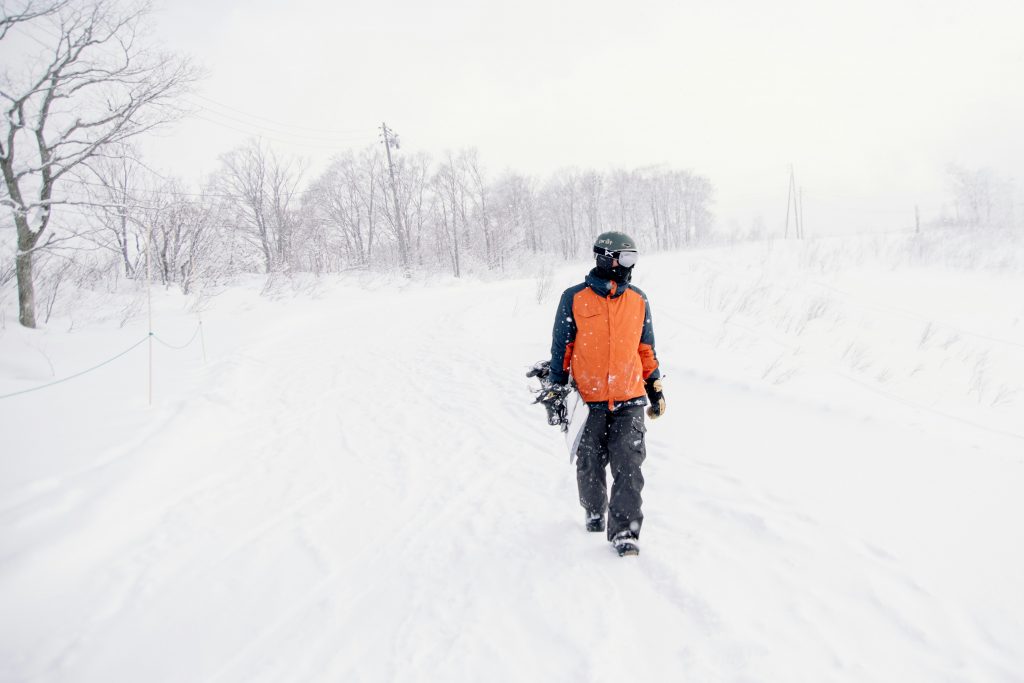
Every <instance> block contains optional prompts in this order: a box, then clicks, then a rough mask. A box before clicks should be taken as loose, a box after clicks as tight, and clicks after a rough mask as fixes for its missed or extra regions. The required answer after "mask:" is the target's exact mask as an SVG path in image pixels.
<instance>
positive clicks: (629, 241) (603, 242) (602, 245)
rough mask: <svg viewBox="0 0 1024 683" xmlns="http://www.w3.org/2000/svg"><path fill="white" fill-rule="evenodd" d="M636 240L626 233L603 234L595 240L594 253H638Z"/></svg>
mask: <svg viewBox="0 0 1024 683" xmlns="http://www.w3.org/2000/svg"><path fill="white" fill-rule="evenodd" d="M636 250H637V249H636V240H634V239H633V238H632V237H630V236H629V235H627V234H626V233H624V232H602V233H601V234H600V235H598V236H597V239H596V240H594V253H595V254H607V253H609V252H612V251H636Z"/></svg>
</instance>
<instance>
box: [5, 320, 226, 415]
mask: <svg viewBox="0 0 1024 683" xmlns="http://www.w3.org/2000/svg"><path fill="white" fill-rule="evenodd" d="M202 331H203V323H202V322H200V323H199V324H198V325H196V329H195V331H194V332H193V333H192V336H191V337H190V338H189V340H188V341H187V342H185V343H184V344H181V345H177V344H171V343H169V342H167V341H165V340H163V339H161V338H160V337H158V336H157V335H156V334H155V333H153V332H150V333H148V334H147V335H146V336H145V337H143V338H142V339H140V340H138V341H137V342H135V343H134V344H132V345H131V346H129V347H128V348H126V349H125V350H124V351H121V352H120V353H118V354H117V355H114V356H111V357H110V358H108V359H106V360H104V361H101V362H99V363H97V364H96V365H93V366H92V367H89V368H86V369H85V370H82V371H81V372H76V373H75V374H73V375H68V376H67V377H62V378H60V379H57V380H54V381H52V382H47V383H46V384H40V385H39V386H35V387H29V388H28V389H21V390H19V391H12V392H11V393H9V394H0V400H3V399H6V398H14V397H15V396H22V395H24V394H31V393H33V392H36V391H41V390H43V389H48V388H49V387H53V386H56V385H58V384H63V383H64V382H70V381H71V380H73V379H77V378H79V377H82V376H84V375H88V374H89V373H91V372H95V371H96V370H99V369H100V368H102V367H104V366H106V365H109V364H110V363H113V362H114V361H116V360H118V359H119V358H122V357H124V356H127V355H128V354H129V353H131V352H132V351H134V350H135V349H137V348H138V347H140V346H142V345H143V344H145V343H146V342H152V341H153V340H155V341H157V342H159V343H160V344H162V345H163V346H165V347H167V348H168V349H171V350H173V351H181V350H184V349H187V348H188V347H189V346H191V345H192V343H193V342H195V340H196V338H197V337H199V336H200V335H201V334H202ZM204 349H205V344H204ZM203 356H204V360H205V356H206V354H205V351H204V353H203Z"/></svg>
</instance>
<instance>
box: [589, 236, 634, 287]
mask: <svg viewBox="0 0 1024 683" xmlns="http://www.w3.org/2000/svg"><path fill="white" fill-rule="evenodd" d="M594 254H596V256H595V258H596V259H597V274H598V275H600V276H601V277H603V278H605V279H607V280H615V281H616V282H629V278H630V276H631V274H632V272H633V266H634V265H636V258H637V248H636V242H635V241H634V240H633V238H632V237H630V236H629V235H627V234H626V233H624V232H602V233H601V234H600V235H598V236H597V239H596V240H594ZM616 259H618V260H617V261H616ZM613 264H616V265H613Z"/></svg>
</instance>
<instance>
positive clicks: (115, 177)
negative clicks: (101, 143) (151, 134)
mask: <svg viewBox="0 0 1024 683" xmlns="http://www.w3.org/2000/svg"><path fill="white" fill-rule="evenodd" d="M85 165H86V166H87V167H88V169H89V170H90V171H91V175H92V177H93V178H94V179H95V181H96V182H95V183H88V184H85V185H84V190H85V196H86V197H88V201H89V204H90V205H91V206H90V210H91V212H92V214H93V215H94V216H95V220H96V222H97V223H99V225H100V226H101V228H102V229H101V230H100V231H99V232H100V235H99V237H97V238H93V241H95V242H96V243H97V244H98V245H99V246H100V247H101V248H104V249H109V250H111V251H113V252H115V253H117V255H118V257H119V258H120V261H121V266H122V268H123V269H124V274H125V277H129V278H130V277H133V276H134V275H135V272H136V269H137V267H138V264H139V261H140V259H141V258H142V255H143V250H144V243H145V238H144V237H143V236H142V235H141V234H140V233H139V231H138V230H137V229H136V223H137V222H138V219H139V214H140V211H141V207H140V197H141V195H142V194H143V181H144V180H145V176H146V175H147V169H146V168H145V167H144V166H143V165H142V164H141V163H140V162H139V160H138V158H137V155H136V154H135V152H134V150H132V149H131V148H130V147H127V146H123V147H122V149H121V150H120V152H119V153H118V154H116V155H114V154H111V155H104V156H100V157H98V158H96V159H93V160H91V161H90V162H89V163H88V164H85Z"/></svg>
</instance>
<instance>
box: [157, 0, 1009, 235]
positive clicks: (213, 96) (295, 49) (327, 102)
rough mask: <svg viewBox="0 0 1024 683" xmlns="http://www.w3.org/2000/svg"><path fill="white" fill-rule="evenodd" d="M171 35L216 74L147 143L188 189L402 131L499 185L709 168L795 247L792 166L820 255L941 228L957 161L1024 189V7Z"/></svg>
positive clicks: (662, 4)
mask: <svg viewBox="0 0 1024 683" xmlns="http://www.w3.org/2000/svg"><path fill="white" fill-rule="evenodd" d="M155 19H156V26H157V29H158V34H159V36H160V38H161V39H162V41H163V42H164V44H165V46H166V47H168V48H171V49H173V50H176V51H180V52H183V53H188V54H191V55H193V56H194V58H195V59H196V61H197V62H198V63H200V64H202V65H204V66H205V67H206V69H207V70H208V72H209V77H208V78H207V79H206V80H205V81H204V82H203V83H202V84H201V85H200V88H199V90H198V91H197V95H196V96H195V97H193V98H192V103H193V104H194V105H195V106H196V107H202V108H204V111H202V112H200V113H199V114H198V115H197V116H196V117H195V118H193V119H192V120H190V121H188V122H186V123H183V124H181V125H179V126H177V127H176V128H174V129H173V131H171V132H170V134H169V135H168V136H167V137H165V138H164V139H162V140H159V141H153V142H151V143H150V144H149V145H148V152H149V154H150V155H151V156H152V159H153V161H155V162H156V164H157V165H158V166H159V167H161V168H164V169H167V170H170V171H173V172H174V173H177V174H180V175H183V176H184V177H186V178H187V179H190V180H197V179H198V178H199V177H200V175H201V174H203V173H206V172H210V171H212V170H213V169H214V168H215V166H216V160H217V156H218V155H219V154H220V153H222V152H224V151H226V150H227V149H230V148H231V147H232V146H234V145H235V144H239V143H241V142H242V141H243V140H244V139H246V138H247V137H251V136H252V135H256V134H261V135H262V136H263V137H264V138H265V139H267V141H268V142H271V143H272V144H274V145H275V147H278V148H279V149H282V150H286V151H290V152H293V153H296V154H301V155H303V156H305V157H307V158H308V159H309V162H310V166H311V171H312V172H314V173H315V172H318V171H319V170H320V169H322V168H323V166H324V165H325V163H326V159H327V158H328V157H329V156H330V154H332V153H334V152H335V151H337V150H338V149H342V148H345V147H347V146H351V145H355V146H362V145H365V144H372V143H373V142H374V141H375V140H376V134H377V130H376V127H377V126H379V125H380V123H381V121H382V120H384V121H387V123H388V124H389V126H391V127H392V128H393V129H394V130H395V131H397V132H398V133H399V134H400V136H401V139H402V143H403V147H402V150H403V152H405V151H408V152H415V151H419V150H423V151H427V152H431V153H435V154H440V153H443V152H444V151H445V150H446V149H453V150H457V149H459V148H463V147H477V148H478V149H479V150H480V153H481V157H482V159H483V160H484V162H485V164H486V165H487V167H488V169H489V170H490V171H491V172H494V173H496V172H500V171H501V170H503V169H505V168H512V169H516V170H520V171H524V172H528V173H538V174H546V173H549V172H551V171H553V170H555V169H557V168H559V167H563V166H573V165H575V166H580V167H591V168H596V169H608V168H610V167H613V166H625V167H636V166H643V165H648V164H668V165H671V166H673V167H677V168H688V169H692V170H694V171H697V172H699V173H702V174H705V175H707V176H709V177H710V178H711V180H712V181H713V182H714V184H715V185H716V188H717V190H718V205H717V214H718V216H719V223H720V224H721V225H723V226H725V227H728V226H729V225H730V224H731V223H734V222H735V223H739V224H741V225H743V226H744V227H746V226H747V225H748V224H749V223H750V222H751V220H752V219H753V218H754V217H755V216H757V215H760V216H761V217H762V218H763V220H764V222H765V224H766V225H767V226H768V227H769V228H775V227H779V228H780V229H781V225H782V222H783V221H784V218H785V208H786V190H787V184H788V167H789V164H790V163H792V164H793V165H794V167H795V169H796V173H797V180H798V182H799V184H800V185H801V186H802V187H803V188H804V193H805V194H804V202H805V214H806V222H807V229H808V231H809V232H816V233H826V232H835V231H840V230H849V229H862V230H875V229H877V230H884V229H892V228H898V227H907V226H910V225H912V224H913V212H914V205H915V204H920V205H921V210H922V213H923V214H924V215H925V216H930V215H932V214H935V213H937V212H938V211H939V209H940V208H941V201H942V193H943V191H944V188H945V182H946V178H945V168H946V166H947V164H949V163H950V162H956V163H959V164H962V165H964V166H966V167H970V168H977V167H989V168H991V169H992V170H993V171H994V172H996V173H998V174H999V175H1000V176H1002V177H1004V178H1005V179H1007V180H1009V179H1011V178H1012V179H1013V180H1014V182H1015V184H1016V185H1017V186H1024V132H1022V124H1021V122H1022V121H1024V1H1022V0H887V1H882V0H858V2H836V1H829V0H773V1H772V2H765V1H764V0H715V1H711V0H703V1H701V2H692V1H669V0H646V1H643V0H642V1H640V2H631V3H627V2H621V0H620V1H619V2H606V1H604V0H586V1H581V0H571V1H569V2H560V1H557V0H546V1H544V2H541V1H538V0H518V1H517V2H507V1H506V2H500V3H499V2H494V1H492V0H434V1H430V2H424V1H422V0H401V1H394V0H392V1H386V0H385V1H376V2H351V1H346V0H341V1H337V0H289V1H288V2H284V1H271V0H255V1H253V0H245V1H243V0H175V2H173V3H171V2H167V3H165V4H164V6H162V7H161V8H160V9H159V11H158V13H157V15H156V17H155ZM255 117H261V118H255ZM1016 194H1017V196H1018V198H1019V197H1020V196H1021V195H1022V192H1021V189H1020V187H1018V189H1017V190H1016Z"/></svg>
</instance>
